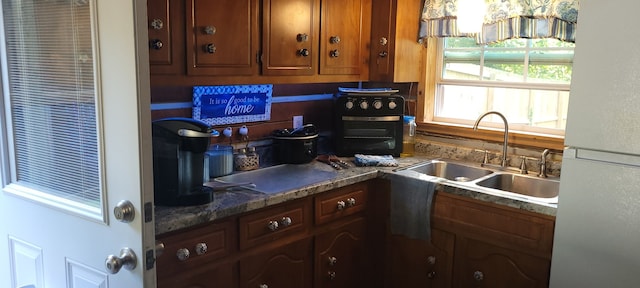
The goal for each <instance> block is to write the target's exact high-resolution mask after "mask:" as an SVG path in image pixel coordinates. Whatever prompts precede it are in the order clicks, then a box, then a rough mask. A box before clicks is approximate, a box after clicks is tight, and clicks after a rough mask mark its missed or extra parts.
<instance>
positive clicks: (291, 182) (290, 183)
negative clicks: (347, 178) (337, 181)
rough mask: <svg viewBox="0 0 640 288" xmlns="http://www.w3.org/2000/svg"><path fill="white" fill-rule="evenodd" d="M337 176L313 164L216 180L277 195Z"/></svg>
mask: <svg viewBox="0 0 640 288" xmlns="http://www.w3.org/2000/svg"><path fill="white" fill-rule="evenodd" d="M336 176H337V173H336V172H335V171H326V170H321V169H319V168H317V167H315V166H314V165H313V164H281V165H276V166H272V167H268V168H261V169H257V170H252V171H246V172H239V173H236V174H231V175H228V176H223V177H218V178H214V179H213V181H217V182H222V183H253V184H255V188H248V189H249V190H254V191H257V192H261V193H265V194H276V193H281V192H286V191H290V190H295V189H300V188H302V187H305V186H309V185H312V184H316V183H320V182H323V181H327V180H331V179H333V178H335V177H336Z"/></svg>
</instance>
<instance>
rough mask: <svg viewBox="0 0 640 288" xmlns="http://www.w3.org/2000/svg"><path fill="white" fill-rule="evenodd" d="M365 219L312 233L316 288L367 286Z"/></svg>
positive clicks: (357, 219)
mask: <svg viewBox="0 0 640 288" xmlns="http://www.w3.org/2000/svg"><path fill="white" fill-rule="evenodd" d="M365 225H366V222H365V218H362V217H360V218H356V219H355V220H353V221H351V222H348V223H346V224H344V225H341V226H340V227H338V228H335V229H331V230H330V231H329V232H325V233H323V234H321V235H318V236H316V241H315V267H316V268H315V286H314V287H316V288H320V287H323V288H330V287H331V288H338V287H341V288H349V287H371V286H364V284H365V283H367V277H368V275H367V272H368V271H369V269H367V266H366V265H367V263H370V261H368V260H369V259H366V257H367V256H368V255H367V249H366V242H365V235H366V233H365V232H366V226H365Z"/></svg>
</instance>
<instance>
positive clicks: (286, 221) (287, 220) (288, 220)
mask: <svg viewBox="0 0 640 288" xmlns="http://www.w3.org/2000/svg"><path fill="white" fill-rule="evenodd" d="M292 222H293V221H291V217H282V219H281V220H280V225H282V227H287V226H289V225H291V223H292Z"/></svg>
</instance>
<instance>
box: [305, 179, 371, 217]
mask: <svg viewBox="0 0 640 288" xmlns="http://www.w3.org/2000/svg"><path fill="white" fill-rule="evenodd" d="M366 207H367V184H366V183H358V184H354V185H350V186H347V187H343V188H339V189H336V190H335V191H332V192H327V193H324V194H321V195H319V196H317V197H316V199H315V211H316V212H315V214H316V215H315V221H316V224H324V223H327V222H330V221H333V220H336V219H339V218H341V217H344V216H347V215H352V214H355V213H358V212H360V211H363V210H364V209H365V208H366Z"/></svg>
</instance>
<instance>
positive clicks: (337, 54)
mask: <svg viewBox="0 0 640 288" xmlns="http://www.w3.org/2000/svg"><path fill="white" fill-rule="evenodd" d="M329 57H331V58H338V57H340V51H338V49H335V50H331V52H329Z"/></svg>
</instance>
